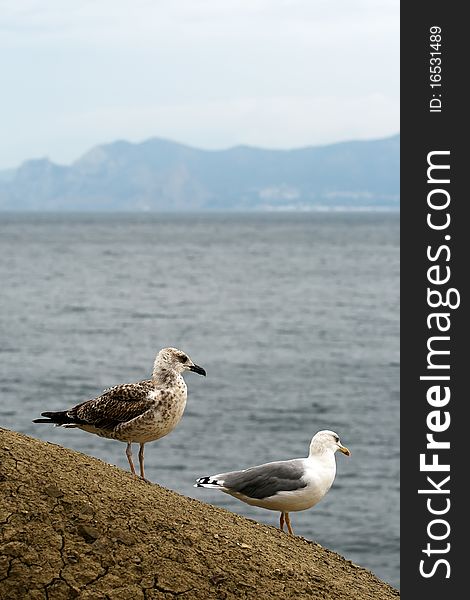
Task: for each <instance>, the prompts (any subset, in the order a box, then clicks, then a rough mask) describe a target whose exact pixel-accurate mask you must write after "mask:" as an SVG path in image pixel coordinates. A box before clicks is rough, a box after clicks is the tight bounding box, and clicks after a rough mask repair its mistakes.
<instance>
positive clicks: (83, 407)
mask: <svg viewBox="0 0 470 600" xmlns="http://www.w3.org/2000/svg"><path fill="white" fill-rule="evenodd" d="M184 371H194V372H195V373H199V374H200V375H205V374H206V372H205V371H204V369H203V368H202V367H199V366H198V365H196V364H194V363H193V361H192V360H191V359H190V358H189V356H188V355H187V354H185V353H184V352H182V351H181V350H178V349H176V348H163V349H162V350H160V352H159V353H158V354H157V356H156V358H155V362H154V366H153V373H152V379H147V380H144V381H139V382H137V383H125V384H122V385H116V386H114V387H111V388H108V389H106V390H104V392H103V393H102V394H100V395H99V396H97V397H96V398H92V399H90V400H85V401H84V402H81V403H80V404H77V405H76V406H73V407H72V408H70V409H68V410H63V411H53V412H43V413H41V414H42V416H43V417H46V418H45V419H35V420H34V421H33V422H34V423H53V424H54V425H56V426H58V427H66V428H79V429H82V430H83V431H87V432H88V433H94V434H96V435H99V436H101V437H105V438H111V439H115V440H119V441H121V442H127V448H126V456H127V459H128V461H129V466H130V468H131V471H132V473H133V474H136V472H135V468H134V463H133V460H132V448H131V445H132V443H134V442H137V443H139V444H140V450H139V465H140V475H141V477H142V478H143V479H145V473H144V444H146V443H147V442H151V441H153V440H158V439H159V438H161V437H164V436H165V435H167V434H168V433H170V431H172V430H173V429H174V428H175V427H176V425H177V424H178V422H179V421H180V419H181V417H182V416H183V412H184V409H185V407H186V399H187V386H186V382H185V381H184V379H183V377H182V373H183V372H184Z"/></svg>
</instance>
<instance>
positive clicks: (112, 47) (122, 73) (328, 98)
mask: <svg viewBox="0 0 470 600" xmlns="http://www.w3.org/2000/svg"><path fill="white" fill-rule="evenodd" d="M399 35H400V31H399V0H0V72H1V73H2V82H1V88H2V89H1V96H0V97H1V101H0V106H1V110H0V136H1V143H0V169H9V168H15V167H17V166H19V165H20V164H21V163H22V162H23V161H25V160H28V159H34V158H44V157H48V158H49V159H50V160H52V161H53V162H56V163H59V164H71V163H72V162H73V161H75V160H77V159H78V158H79V157H80V156H81V155H83V154H84V153H86V152H87V151H88V150H90V149H91V148H92V147H94V146H97V145H100V144H106V143H111V142H113V141H115V140H118V139H120V140H128V141H130V142H136V143H138V142H142V141H144V140H147V139H149V138H152V137H162V138H166V139H170V140H174V141H177V142H180V143H184V144H187V145H190V146H195V147H198V148H204V149H209V150H210V149H222V148H228V147H231V146H235V145H238V144H244V145H250V146H258V147H263V148H296V147H303V146H316V145H324V144H330V143H335V142H339V141H348V140H359V139H361V140H364V139H378V138H382V137H387V136H389V135H394V134H396V133H399V124H400V114H399V95H400V90H399V49H400V46H399Z"/></svg>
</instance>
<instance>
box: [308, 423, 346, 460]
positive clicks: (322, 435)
mask: <svg viewBox="0 0 470 600" xmlns="http://www.w3.org/2000/svg"><path fill="white" fill-rule="evenodd" d="M336 450H339V451H340V452H342V453H343V454H346V456H351V452H350V451H349V449H348V448H346V446H343V445H342V444H341V440H340V439H339V435H338V434H337V433H335V432H334V431H330V430H329V429H322V431H319V432H318V433H316V434H315V435H314V436H313V438H312V441H311V442H310V456H313V455H319V454H324V453H325V452H333V454H334V453H335V452H336Z"/></svg>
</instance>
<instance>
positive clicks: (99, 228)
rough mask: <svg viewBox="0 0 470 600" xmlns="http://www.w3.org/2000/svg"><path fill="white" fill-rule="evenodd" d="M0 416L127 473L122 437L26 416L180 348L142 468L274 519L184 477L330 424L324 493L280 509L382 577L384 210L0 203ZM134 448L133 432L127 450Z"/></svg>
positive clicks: (388, 397) (394, 272)
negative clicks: (171, 396)
mask: <svg viewBox="0 0 470 600" xmlns="http://www.w3.org/2000/svg"><path fill="white" fill-rule="evenodd" d="M0 223H1V225H0V251H1V257H2V260H1V261H0V280H1V281H2V311H1V314H0V331H1V347H0V350H1V361H0V386H1V400H0V423H1V424H2V425H3V426H5V427H7V428H10V429H14V430H16V431H20V432H24V433H27V434H30V435H33V436H35V437H38V438H41V439H43V440H49V441H52V442H54V443H59V444H62V445H64V446H67V447H69V448H74V449H77V450H80V451H82V452H85V453H87V454H90V455H93V456H95V457H98V458H101V459H103V460H106V461H107V462H111V463H113V464H116V465H119V466H121V467H123V468H124V469H128V463H127V460H126V456H125V453H124V450H125V445H124V444H122V443H120V442H116V441H111V440H105V439H101V438H99V437H96V436H93V435H90V434H87V433H84V432H82V431H79V430H73V429H69V430H62V429H60V428H53V427H49V426H46V425H35V424H32V423H31V420H32V419H33V418H35V417H37V416H39V413H40V412H41V411H43V410H57V409H63V408H68V407H71V406H72V405H74V404H76V403H78V402H80V401H82V400H84V399H86V398H90V397H92V396H94V395H97V394H98V393H100V392H101V391H102V390H103V389H104V388H105V387H108V386H111V385H114V384H117V383H125V382H133V381H137V380H139V379H145V378H148V377H149V375H150V373H151V369H152V364H153V360H154V356H155V354H156V352H157V351H158V350H159V349H160V348H162V347H163V346H176V347H179V348H181V349H183V350H184V351H186V352H188V353H189V354H190V355H191V357H192V358H193V360H194V361H195V362H196V363H198V364H200V365H201V366H203V367H204V368H205V369H206V371H207V377H206V378H203V377H199V376H198V375H196V374H194V373H188V374H187V375H186V376H185V378H186V381H187V383H188V389H189V395H188V405H187V409H186V412H185V415H184V416H183V419H182V421H181V422H180V424H179V425H178V427H177V428H176V429H175V430H174V431H173V432H172V433H171V434H170V435H168V436H167V437H166V438H163V439H161V440H159V441H157V442H154V443H151V444H148V445H147V446H146V473H147V477H148V478H149V479H151V480H152V481H155V482H158V483H160V484H161V485H163V486H165V487H168V488H171V489H174V490H176V491H178V492H180V493H183V494H186V495H188V496H192V497H194V498H198V499H201V500H204V501H208V502H211V503H213V504H217V505H219V506H223V507H225V508H227V509H229V510H232V511H234V512H237V513H239V514H242V515H245V516H247V517H249V518H252V519H256V520H257V521H260V522H263V523H266V524H270V525H275V526H277V525H278V513H274V512H270V511H266V510H263V509H259V508H256V507H250V506H247V505H245V504H243V503H242V502H239V501H238V500H235V499H233V498H231V497H230V496H227V495H225V494H222V493H217V492H216V491H212V490H203V489H197V488H194V487H193V482H194V480H195V478H196V477H199V476H202V475H209V474H212V473H217V472H221V471H226V470H232V469H237V468H244V467H248V466H251V465H253V464H259V463H262V462H267V461H271V460H280V459H285V458H294V457H300V456H306V455H307V453H308V446H309V443H310V439H311V437H312V435H313V434H314V433H315V432H316V431H318V430H319V429H333V430H335V431H337V432H338V433H339V434H340V436H341V438H342V441H343V443H344V444H345V445H347V446H348V447H349V448H350V449H351V451H352V456H351V458H347V457H345V456H344V455H342V454H339V453H338V454H337V465H338V472H337V477H336V480H335V482H334V484H333V487H332V488H331V490H330V492H329V493H328V495H327V496H326V497H325V498H324V499H323V500H322V502H321V503H320V504H318V505H317V506H316V507H314V508H313V509H311V510H308V511H304V512H301V513H292V515H291V516H292V523H293V527H294V530H295V532H296V533H297V534H299V535H302V536H304V537H306V538H308V539H314V540H316V541H317V542H318V543H320V544H322V545H323V546H325V547H327V548H330V549H331V550H334V551H336V552H339V553H340V554H342V555H344V556H345V557H346V558H348V559H350V560H352V561H353V562H355V563H357V564H360V565H361V566H364V567H366V568H368V569H370V570H372V571H373V572H374V573H375V574H376V575H377V576H379V577H380V578H381V579H383V580H385V581H387V582H389V583H390V584H392V585H394V586H395V587H397V588H398V587H399V216H398V215H397V214H346V213H345V214H282V215H277V214H267V215H260V214H258V215H251V216H243V215H208V216H207V215H206V216H196V215H194V216H159V215H139V216H136V215H121V216H119V215H114V216H109V215H107V216H96V215H95V216H91V215H85V216H83V215H82V216H71V215H68V216H67V215H62V216H59V215H47V216H44V215H43V216H32V215H29V216H28V215H22V216H19V215H16V216H15V215H5V214H3V215H0ZM135 450H137V446H136V447H135Z"/></svg>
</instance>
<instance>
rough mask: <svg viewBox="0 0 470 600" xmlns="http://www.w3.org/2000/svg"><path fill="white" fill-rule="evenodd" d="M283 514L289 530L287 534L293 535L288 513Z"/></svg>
mask: <svg viewBox="0 0 470 600" xmlns="http://www.w3.org/2000/svg"><path fill="white" fill-rule="evenodd" d="M285 514H286V525H287V529H288V530H289V533H290V534H291V535H294V532H293V531H292V527H291V524H290V517H289V513H288V512H286V513H285Z"/></svg>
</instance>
